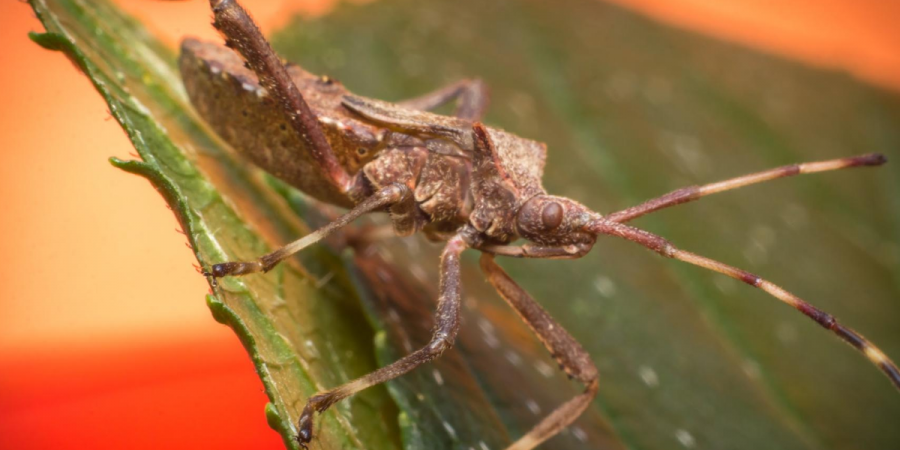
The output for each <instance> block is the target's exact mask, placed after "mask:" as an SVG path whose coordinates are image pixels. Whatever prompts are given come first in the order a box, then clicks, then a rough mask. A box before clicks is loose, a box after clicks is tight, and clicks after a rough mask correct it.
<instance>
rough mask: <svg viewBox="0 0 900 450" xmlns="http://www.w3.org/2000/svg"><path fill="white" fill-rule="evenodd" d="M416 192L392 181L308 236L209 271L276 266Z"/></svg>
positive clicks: (230, 272) (259, 269)
mask: <svg viewBox="0 0 900 450" xmlns="http://www.w3.org/2000/svg"><path fill="white" fill-rule="evenodd" d="M412 196H413V195H412V192H411V191H410V189H409V187H407V186H406V185H404V184H392V185H390V186H387V187H385V188H383V189H381V190H380V191H378V192H376V193H375V194H373V195H372V196H370V197H369V198H367V199H365V200H363V201H362V202H360V203H359V204H358V205H356V207H354V208H353V209H351V210H350V211H348V212H347V213H345V214H344V215H342V216H340V217H338V218H337V219H336V220H335V221H333V222H331V223H329V224H328V225H325V226H324V227H322V228H319V229H318V230H316V231H314V232H312V233H310V234H308V235H306V236H303V237H302V238H300V239H298V240H296V241H294V242H291V243H290V244H288V245H285V246H284V247H281V248H279V249H278V250H275V251H274V252H272V253H269V254H267V255H264V256H262V257H260V258H259V259H258V260H256V261H231V262H224V263H219V264H214V265H213V266H212V268H211V269H210V271H209V273H208V275H212V276H213V277H215V278H220V277H224V276H228V275H246V274H248V273H256V272H268V271H269V270H270V269H272V267H275V265H276V264H278V263H279V262H281V261H283V260H284V259H285V258H287V257H289V256H291V255H293V254H294V253H297V252H299V251H300V250H303V249H304V248H306V247H308V246H310V245H312V244H315V243H316V242H318V241H320V240H322V239H323V238H325V237H326V236H328V235H329V234H331V233H333V232H335V231H336V230H338V229H340V228H341V227H344V226H345V225H347V224H349V223H350V222H352V221H353V220H355V219H356V218H358V217H359V216H361V215H363V214H366V213H368V212H370V211H374V210H377V209H380V208H383V207H385V206H392V205H396V204H403V203H404V202H405V201H407V200H408V199H410V198H412Z"/></svg>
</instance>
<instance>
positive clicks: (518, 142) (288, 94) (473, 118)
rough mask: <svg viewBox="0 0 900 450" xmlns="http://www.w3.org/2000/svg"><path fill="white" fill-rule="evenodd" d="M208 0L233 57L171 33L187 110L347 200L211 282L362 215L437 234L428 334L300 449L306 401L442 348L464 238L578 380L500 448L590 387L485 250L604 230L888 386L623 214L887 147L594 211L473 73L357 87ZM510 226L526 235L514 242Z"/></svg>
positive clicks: (245, 150) (896, 376)
mask: <svg viewBox="0 0 900 450" xmlns="http://www.w3.org/2000/svg"><path fill="white" fill-rule="evenodd" d="M210 3H211V6H212V9H213V13H214V16H215V21H214V23H213V25H214V26H215V27H216V28H217V29H218V30H219V31H220V32H221V33H222V34H223V36H224V37H225V42H226V46H227V47H230V48H232V49H234V50H236V51H237V52H238V53H239V54H240V56H238V55H237V54H235V53H234V52H232V51H231V50H229V49H226V48H222V47H221V46H219V45H217V44H212V43H204V42H199V41H196V40H186V41H185V42H184V43H183V44H182V54H181V60H180V66H181V72H182V77H183V79H184V83H185V86H186V88H187V91H188V93H189V95H190V98H191V101H192V102H193V104H194V106H195V107H196V109H197V110H198V111H199V113H200V114H201V115H202V116H203V117H204V118H205V119H206V121H207V122H208V123H209V124H210V125H211V126H212V127H213V128H214V129H215V130H216V131H217V132H218V133H219V134H220V135H221V136H222V137H223V138H225V139H226V140H227V141H228V142H229V143H230V144H231V145H232V146H233V147H234V148H235V149H237V150H238V151H239V152H240V153H242V154H243V155H244V156H246V157H247V158H249V159H250V160H251V161H253V162H254V163H255V164H256V165H258V166H260V167H261V168H263V169H264V170H266V171H268V172H270V173H272V174H273V175H275V176H277V177H279V178H281V179H283V180H284V181H286V182H288V183H290V184H291V185H293V186H295V187H297V188H298V189H300V190H302V191H303V192H305V193H307V194H309V195H311V196H313V197H315V198H317V199H319V200H321V201H324V202H327V203H331V204H335V205H339V206H343V207H346V208H349V209H350V211H349V212H347V213H346V214H344V215H343V216H341V217H339V218H338V219H337V220H335V221H334V222H332V223H330V224H329V225H326V226H325V227H323V228H321V229H319V230H317V231H315V232H313V233H311V234H309V235H307V236H305V237H303V238H301V239H299V240H297V241H295V242H292V243H290V244H288V245H286V246H284V247H282V248H280V249H278V250H276V251H274V252H272V253H270V254H267V255H264V256H262V257H260V258H259V259H258V260H256V261H232V262H224V263H220V264H215V265H213V266H212V267H211V268H210V270H209V272H208V273H207V276H209V277H211V282H213V283H214V282H215V278H218V277H223V276H233V275H246V274H251V273H256V272H266V271H268V270H270V269H271V268H272V267H274V266H275V265H276V264H278V263H279V262H280V261H282V260H284V259H285V258H287V257H289V256H290V255H292V254H294V253H296V252H298V251H300V250H302V249H303V248H305V247H307V246H309V245H311V244H313V243H315V242H317V241H319V240H321V239H322V238H324V237H326V236H328V235H329V234H331V233H333V232H335V231H336V230H338V229H340V228H342V227H344V226H345V225H347V224H349V223H350V222H351V221H353V220H354V219H356V218H358V217H359V216H361V215H363V214H365V213H369V212H375V211H381V212H389V213H390V218H391V223H392V225H393V229H394V232H395V233H396V234H398V235H401V236H407V235H411V234H413V233H415V232H417V231H422V232H424V233H425V234H426V235H427V236H428V237H429V238H431V239H434V240H440V241H446V246H445V247H444V250H443V253H442V256H441V263H440V270H441V282H440V298H439V301H438V306H437V313H436V324H435V327H434V332H433V337H432V340H431V341H430V342H429V343H428V344H427V345H426V346H424V347H423V348H421V349H419V350H416V351H414V352H412V353H411V354H409V355H407V356H406V357H404V358H402V359H400V360H399V361H396V362H394V363H393V364H390V365H388V366H386V367H383V368H381V369H379V370H376V371H375V372H372V373H370V374H368V375H366V376H363V377H361V378H359V379H356V380H354V381H351V382H349V383H347V384H344V385H342V386H338V387H337V388H334V389H332V390H329V391H326V392H322V393H319V394H316V395H314V396H313V397H311V398H310V399H309V401H308V403H307V405H306V407H305V408H304V409H303V412H302V414H301V417H300V420H299V423H298V432H297V441H298V442H299V443H300V445H301V446H303V447H304V448H305V447H306V444H308V443H309V442H310V441H311V440H312V439H313V418H314V416H315V415H316V414H317V413H322V412H323V411H325V410H326V409H328V407H330V406H331V405H333V404H334V403H335V402H338V401H340V400H342V399H344V398H347V397H349V396H351V395H353V394H355V393H357V392H359V391H361V390H363V389H365V388H367V387H370V386H373V385H376V384H379V383H383V382H385V381H388V380H390V379H393V378H395V377H398V376H400V375H403V374H405V373H407V372H409V371H410V370H412V369H414V368H416V367H418V366H419V365H421V364H424V363H426V362H428V361H431V360H432V359H434V358H437V357H438V356H440V355H441V353H443V352H444V351H446V350H447V349H449V348H450V347H451V346H452V345H453V342H454V339H455V337H456V334H457V330H458V328H459V313H460V293H461V286H460V254H461V253H462V252H463V251H464V250H466V249H475V250H479V251H481V252H482V257H481V268H482V269H483V271H484V273H485V274H486V276H487V278H488V280H489V281H490V283H491V284H492V285H493V286H494V287H495V288H496V289H497V291H498V292H499V293H500V295H501V296H502V297H503V299H504V300H506V301H507V303H509V305H510V306H512V307H513V308H514V309H515V310H516V312H517V313H519V315H520V316H521V317H522V319H523V320H524V321H525V322H526V323H527V324H528V325H529V326H530V327H531V329H532V330H533V331H534V332H535V334H537V336H538V338H539V339H540V340H541V342H543V344H544V345H545V346H546V348H547V349H548V350H549V351H550V353H551V354H552V355H553V357H554V358H555V359H556V360H557V361H558V362H559V364H560V366H561V367H562V369H563V370H565V372H566V373H567V374H568V375H569V376H571V377H573V378H575V379H577V380H578V381H580V382H582V383H583V384H584V385H585V386H586V389H585V391H584V392H583V393H582V394H580V395H578V396H576V397H575V398H573V399H571V400H569V401H568V402H566V403H565V404H563V405H562V406H560V407H559V408H557V409H556V410H555V411H553V412H552V413H551V414H550V415H548V416H547V417H546V418H544V419H543V420H542V421H541V422H540V423H538V424H537V426H535V427H534V428H533V429H532V430H531V431H529V432H528V433H527V434H526V435H525V436H523V437H521V438H520V439H519V440H518V441H516V442H515V443H514V444H512V445H511V446H510V447H509V449H515V450H525V449H532V448H534V447H536V446H538V445H539V444H540V443H542V442H543V441H545V440H547V439H549V438H550V437H552V436H554V435H555V434H557V433H559V432H560V430H562V429H563V428H565V427H566V426H568V425H569V424H570V423H572V422H573V421H574V420H575V419H576V418H577V417H578V416H579V415H580V414H581V413H582V412H583V411H584V410H585V408H586V407H587V406H588V405H589V404H590V402H591V401H592V399H593V398H594V396H595V395H596V393H597V387H598V378H597V369H596V368H595V367H594V364H593V363H592V362H591V358H590V356H589V355H588V354H587V353H586V352H585V351H584V350H583V349H582V347H581V345H579V344H578V342H576V341H575V339H573V338H572V336H571V335H569V333H568V332H566V331H565V329H563V327H562V326H560V325H559V324H558V323H556V321H554V320H553V318H551V317H550V316H549V315H548V314H547V313H546V311H544V309H543V308H541V306H540V305H539V304H538V303H537V302H535V300H534V299H532V298H531V296H529V295H528V293H526V292H525V291H524V290H523V289H522V288H521V287H519V286H518V285H517V284H516V283H515V282H514V281H513V280H512V279H511V278H510V277H509V276H508V275H507V274H506V273H505V272H504V271H503V270H502V269H501V268H500V266H498V265H497V264H496V263H495V262H494V256H495V255H500V256H511V257H517V258H556V259H563V258H579V257H581V256H583V255H585V254H587V253H588V252H589V251H590V250H591V248H592V247H593V245H594V242H595V241H596V239H597V237H598V236H601V235H610V236H616V237H619V238H623V239H627V240H629V241H632V242H635V243H637V244H639V245H642V246H644V247H647V248H648V249H650V250H653V251H655V252H657V253H659V254H661V255H663V256H665V257H667V258H674V259H678V260H681V261H684V262H687V263H689V264H693V265H697V266H700V267H704V268H706V269H709V270H713V271H716V272H719V273H722V274H724V275H726V276H729V277H732V278H735V279H738V280H741V281H743V282H745V283H747V284H749V285H751V286H754V287H757V288H759V289H762V290H764V291H766V292H768V293H769V294H771V295H772V296H773V297H775V298H777V299H778V300H781V301H783V302H785V303H787V304H789V305H791V306H793V307H794V308H796V309H797V310H799V311H800V312H802V313H803V314H805V315H806V316H808V317H810V318H811V319H813V320H814V321H816V322H817V323H818V324H820V325H821V326H822V327H824V328H826V329H828V330H831V331H832V332H833V333H834V334H836V335H837V336H839V337H840V338H841V339H843V340H844V341H846V342H847V343H849V344H850V345H852V346H853V347H854V348H856V349H857V350H859V351H860V352H862V353H863V354H865V355H866V357H867V358H868V359H869V360H870V361H872V363H874V364H875V365H876V366H878V367H879V368H880V369H881V370H882V371H883V372H884V373H885V374H886V375H887V376H888V378H890V380H891V382H892V383H893V384H894V385H895V386H896V387H898V388H900V370H898V368H897V366H896V365H895V364H894V363H893V362H892V361H891V360H890V359H888V358H887V357H886V356H885V355H884V353H882V352H881V351H880V350H879V349H878V348H877V347H875V346H874V345H873V344H872V343H870V342H869V341H867V340H866V339H865V338H863V337H862V336H861V335H860V334H859V333H857V332H855V331H853V330H851V329H849V328H847V327H844V326H843V325H841V324H839V323H838V322H837V321H836V320H835V318H834V317H833V316H831V315H830V314H828V313H826V312H824V311H821V310H819V309H817V308H816V307H814V306H812V305H810V304H809V303H807V302H806V301H804V300H802V299H800V298H799V297H797V296H795V295H794V294H791V293H790V292H788V291H786V290H784V289H782V288H781V287H779V286H776V285H774V284H772V283H771V282H769V281H766V280H764V279H762V278H760V277H758V276H756V275H754V274H752V273H749V272H746V271H744V270H741V269H738V268H735V267H732V266H729V265H726V264H724V263H721V262H718V261H714V260H711V259H709V258H706V257H703V256H700V255H696V254H693V253H690V252H687V251H685V250H681V249H679V248H677V247H675V246H673V245H672V244H671V243H669V242H668V241H666V240H665V239H663V238H661V237H659V236H657V235H654V234H651V233H649V232H646V231H643V230H641V229H638V228H635V227H632V226H630V225H626V222H629V221H631V220H633V219H636V218H638V217H641V216H643V215H645V214H649V213H651V212H654V211H657V210H660V209H663V208H667V207H670V206H674V205H678V204H681V203H686V202H689V201H693V200H697V199H699V198H701V197H704V196H706V195H710V194H715V193H718V192H722V191H726V190H730V189H736V188H739V187H743V186H747V185H750V184H755V183H760V182H763V181H768V180H772V179H775V178H781V177H787V176H792V175H798V174H805V173H815V172H824V171H829V170H837V169H843V168H849V167H857V166H877V165H881V164H883V163H885V162H886V159H885V157H884V156H883V155H880V154H868V155H861V156H855V157H850V158H843V159H835V160H829V161H822V162H812V163H803V164H795V165H789V166H783V167H778V168H775V169H771V170H767V171H763V172H759V173H755V174H750V175H745V176H741V177H737V178H732V179H729V180H725V181H721V182H718V183H712V184H707V185H703V186H691V187H687V188H683V189H678V190H676V191H673V192H670V193H668V194H666V195H663V196H661V197H659V198H655V199H652V200H649V201H647V202H645V203H642V204H640V205H637V206H634V207H632V208H628V209H625V210H622V211H617V212H614V213H611V214H607V215H601V214H599V213H597V212H594V211H591V210H589V209H588V208H586V207H585V206H584V205H581V204H580V203H578V202H576V201H574V200H571V199H568V198H563V197H557V196H553V195H549V194H547V193H546V191H545V190H544V189H543V187H542V185H541V177H542V173H543V166H544V161H545V156H546V146H545V145H544V144H542V143H539V142H536V141H532V140H529V139H525V138H521V137H519V136H516V135H514V134H511V133H508V132H505V131H502V130H499V129H496V128H491V127H487V126H485V125H483V124H482V123H480V122H479V120H480V119H481V117H482V115H483V113H484V111H485V109H486V107H487V101H488V97H487V89H486V87H485V86H484V84H482V83H481V82H480V81H478V80H464V81H461V82H458V83H455V84H452V85H449V86H447V87H445V88H443V89H439V90H437V91H435V92H432V93H430V94H426V95H424V96H422V97H419V98H416V99H412V100H408V101H405V102H401V103H397V104H394V103H387V102H383V101H378V100H373V99H368V98H364V97H360V96H356V95H353V94H351V93H350V92H349V91H347V90H346V89H345V88H344V87H343V86H342V85H341V84H340V83H338V82H336V81H334V80H332V79H330V78H327V77H319V76H315V75H312V74H310V73H308V72H306V71H304V70H303V69H301V68H299V67H297V66H294V65H287V66H286V65H285V64H284V63H283V62H282V61H281V59H280V58H278V56H277V55H276V54H275V53H274V51H273V50H272V49H271V47H270V46H269V44H268V42H267V41H266V40H265V38H264V37H263V36H262V34H261V33H260V32H259V30H258V29H257V27H256V25H255V24H254V23H253V21H252V20H251V19H250V17H249V16H248V15H247V13H246V12H245V11H244V10H243V8H241V7H240V6H239V5H238V4H237V2H236V1H234V0H211V2H210ZM241 57H242V58H241ZM451 101H455V102H456V104H457V108H456V112H455V114H454V115H453V116H442V115H437V114H433V113H430V112H426V111H427V110H431V109H434V108H436V107H438V106H440V105H443V104H447V103H449V102H451ZM520 238H521V239H525V240H527V241H529V243H526V244H523V245H513V242H514V241H516V240H518V239H520Z"/></svg>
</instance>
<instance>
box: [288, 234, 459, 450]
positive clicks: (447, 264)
mask: <svg viewBox="0 0 900 450" xmlns="http://www.w3.org/2000/svg"><path fill="white" fill-rule="evenodd" d="M466 248H467V247H466V243H465V241H464V240H463V239H462V238H461V237H460V236H455V237H453V238H451V239H450V240H449V241H448V242H447V245H446V246H445V247H444V251H443V253H442V254H441V282H440V297H439V299H438V304H437V312H436V314H435V325H434V331H433V335H432V338H431V342H429V343H428V345H426V346H425V347H422V348H420V349H419V350H416V351H414V352H412V353H410V354H409V355H406V356H405V357H403V358H401V359H399V360H397V361H395V362H394V363H393V364H390V365H388V366H385V367H382V368H380V369H378V370H376V371H374V372H372V373H370V374H368V375H366V376H363V377H361V378H357V379H356V380H353V381H351V382H349V383H346V384H344V385H342V386H339V387H337V388H334V389H332V390H329V391H326V392H322V393H320V394H316V395H314V396H312V397H311V398H310V399H309V401H308V402H307V404H306V407H304V408H303V412H302V413H301V415H300V420H299V423H298V429H299V431H298V434H297V441H298V442H299V443H300V445H301V446H302V447H304V448H306V444H307V443H309V441H310V440H312V430H313V416H314V415H315V414H320V413H322V412H323V411H325V410H326V409H328V408H329V407H330V406H331V405H333V404H335V403H337V402H339V401H341V400H343V399H345V398H347V397H349V396H351V395H353V394H356V393H357V392H359V391H361V390H363V389H366V388H368V387H371V386H374V385H376V384H380V383H384V382H385V381H388V380H392V379H394V378H397V377H399V376H400V375H403V374H405V373H407V372H409V371H410V370H413V369H415V368H416V367H418V366H420V365H422V364H424V363H427V362H429V361H431V360H433V359H435V358H437V357H438V356H440V355H441V354H442V353H444V351H446V350H447V349H449V348H450V347H452V346H453V341H454V340H456V333H457V331H458V330H459V307H460V296H461V290H462V286H461V281H460V265H459V256H460V254H461V253H462V252H463V250H465V249H466Z"/></svg>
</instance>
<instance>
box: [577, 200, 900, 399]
mask: <svg viewBox="0 0 900 450" xmlns="http://www.w3.org/2000/svg"><path fill="white" fill-rule="evenodd" d="M585 229H586V231H588V232H590V233H594V234H597V235H611V236H617V237H620V238H623V239H626V240H629V241H631V242H634V243H637V244H640V245H643V246H644V247H647V248H648V249H650V250H653V251H655V252H657V253H659V254H660V255H663V256H665V257H667V258H672V259H677V260H679V261H684V262H686V263H688V264H692V265H695V266H699V267H703V268H704V269H709V270H712V271H714V272H719V273H721V274H723V275H726V276H728V277H731V278H734V279H736V280H740V281H743V282H744V283H747V284H749V285H750V286H753V287H755V288H759V289H762V290H763V291H765V292H767V293H768V294H769V295H771V296H773V297H775V298H776V299H778V300H780V301H782V302H784V303H787V304H788V305H791V306H792V307H794V309H796V310H798V311H800V312H801V313H803V314H804V315H806V316H807V317H809V318H810V319H812V320H813V321H815V322H816V323H818V324H819V325H820V326H822V327H823V328H825V329H827V330H830V331H831V332H832V333H834V334H836V335H837V336H838V337H840V338H841V339H843V340H844V341H845V342H847V343H848V344H850V345H851V346H852V347H853V348H855V349H857V350H859V351H860V352H862V353H863V354H864V355H866V357H867V358H868V359H869V361H871V362H872V363H873V364H875V365H876V366H877V367H878V368H879V369H881V371H882V372H884V374H885V375H887V377H888V378H889V379H890V380H891V383H893V384H894V386H895V387H896V388H897V389H900V369H898V368H897V365H896V364H894V362H893V361H891V360H890V359H889V358H888V357H887V356H886V355H885V354H884V352H882V351H881V350H880V349H879V348H878V347H876V346H875V345H874V344H872V343H871V342H870V341H869V340H868V339H866V338H864V337H863V336H862V335H861V334H859V333H857V332H856V331H854V330H853V329H851V328H849V327H846V326H844V325H842V324H840V323H839V322H838V321H837V319H835V318H834V316H832V315H831V314H828V313H827V312H825V311H822V310H821V309H819V308H816V307H815V306H813V305H811V304H810V303H808V302H806V301H805V300H803V299H801V298H800V297H797V296H796V295H794V294H792V293H790V292H788V291H786V290H785V289H784V288H782V287H780V286H778V285H776V284H774V283H772V282H770V281H768V280H765V279H763V278H761V277H759V276H757V275H754V274H752V273H750V272H747V271H745V270H742V269H738V268H737V267H733V266H730V265H728V264H725V263H722V262H719V261H716V260H713V259H710V258H707V257H705V256H700V255H697V254H695V253H691V252H688V251H685V250H681V249H679V248H677V247H675V246H674V245H672V244H671V243H670V242H669V241H667V240H666V239H664V238H662V237H660V236H657V235H655V234H653V233H650V232H648V231H644V230H641V229H639V228H635V227H633V226H631V225H625V224H623V223H619V222H614V221H610V220H609V219H607V218H603V217H599V216H597V217H596V218H595V219H594V220H592V221H591V222H590V223H589V224H588V225H587V226H586V227H585Z"/></svg>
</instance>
